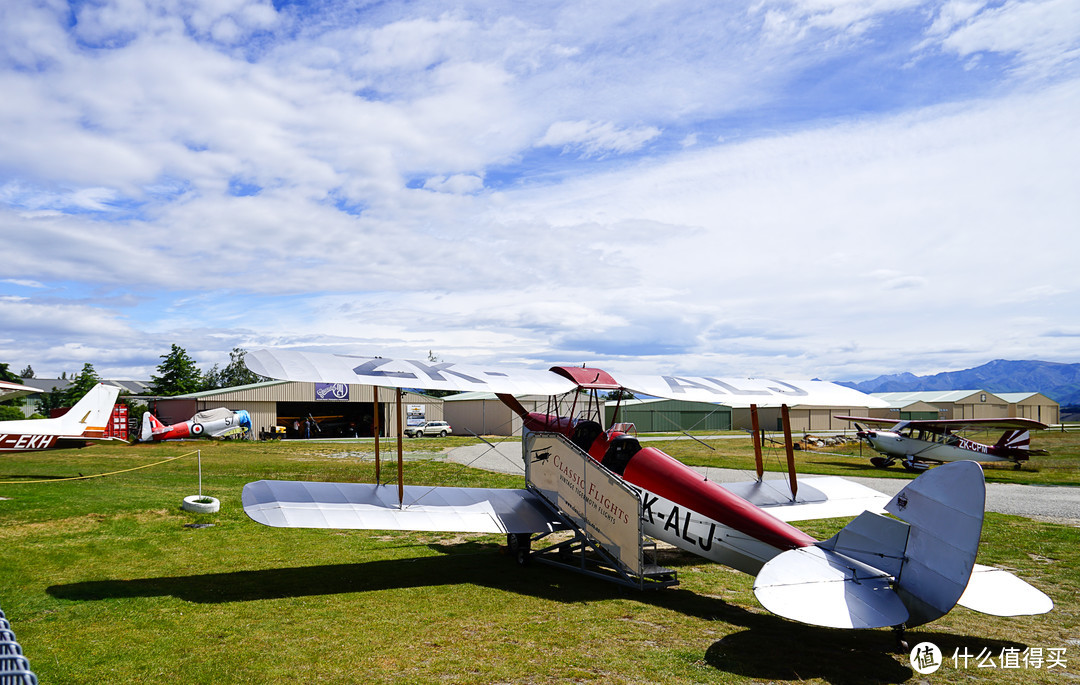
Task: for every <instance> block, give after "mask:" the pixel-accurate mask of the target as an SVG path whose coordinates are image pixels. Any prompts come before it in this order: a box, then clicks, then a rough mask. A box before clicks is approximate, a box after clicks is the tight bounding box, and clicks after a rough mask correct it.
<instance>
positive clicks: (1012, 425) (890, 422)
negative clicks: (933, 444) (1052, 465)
mask: <svg viewBox="0 0 1080 685" xmlns="http://www.w3.org/2000/svg"><path fill="white" fill-rule="evenodd" d="M836 418H838V419H842V420H844V421H852V422H855V421H858V422H860V423H869V424H876V425H879V426H895V425H897V424H900V423H903V424H904V425H905V426H909V427H914V428H929V429H940V430H952V429H963V428H1000V429H1002V430H1011V429H1020V430H1046V429H1047V428H1049V426H1047V425H1046V424H1045V423H1042V422H1041V421H1036V420H1034V419H1022V418H1017V417H1013V418H1000V419H910V420H898V419H876V418H872V417H869V416H837V417H836Z"/></svg>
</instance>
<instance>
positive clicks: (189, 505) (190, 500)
mask: <svg viewBox="0 0 1080 685" xmlns="http://www.w3.org/2000/svg"><path fill="white" fill-rule="evenodd" d="M201 499H208V500H210V501H209V502H199V501H198V500H201ZM181 507H182V508H183V509H184V511H193V512H195V513H196V514H213V513H214V512H215V511H217V510H218V509H220V508H221V502H218V501H217V499H216V498H214V497H206V496H202V497H200V496H199V495H191V496H189V497H185V498H184V503H183V504H182V505H181Z"/></svg>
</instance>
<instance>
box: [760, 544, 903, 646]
mask: <svg viewBox="0 0 1080 685" xmlns="http://www.w3.org/2000/svg"><path fill="white" fill-rule="evenodd" d="M890 580H891V578H890V576H889V575H888V574H886V573H884V572H882V571H880V570H878V569H876V568H874V567H872V566H867V565H866V564H863V563H861V562H859V561H856V560H855V559H852V558H850V557H847V556H844V555H843V554H838V553H836V552H833V551H831V550H828V549H824V548H821V547H815V546H810V547H801V548H799V549H792V550H788V551H787V552H783V553H782V554H779V555H777V556H775V557H773V558H772V560H770V561H769V562H768V563H767V564H765V566H763V567H762V569H761V571H760V572H759V573H758V575H757V578H756V579H754V595H755V596H757V599H758V601H759V602H761V605H762V606H763V607H765V608H766V609H768V610H769V611H771V612H772V613H774V614H776V615H778V616H783V617H785V618H790V619H792V620H794V621H800V622H802V623H809V624H811V625H818V626H826V627H829V628H885V627H888V626H897V625H900V624H902V623H904V622H905V621H906V620H907V618H908V611H907V608H905V607H904V603H903V602H902V601H900V597H899V596H898V595H897V594H896V592H895V591H893V589H892V587H891V586H890Z"/></svg>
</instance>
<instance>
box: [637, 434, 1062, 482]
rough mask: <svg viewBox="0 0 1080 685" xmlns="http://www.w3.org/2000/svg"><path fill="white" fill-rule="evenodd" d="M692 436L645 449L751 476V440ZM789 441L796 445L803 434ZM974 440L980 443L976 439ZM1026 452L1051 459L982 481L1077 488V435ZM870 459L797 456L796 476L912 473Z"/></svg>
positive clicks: (860, 448)
mask: <svg viewBox="0 0 1080 685" xmlns="http://www.w3.org/2000/svg"><path fill="white" fill-rule="evenodd" d="M728 435H730V436H731V437H733V438H734V437H735V436H740V435H744V433H742V434H740V433H734V432H732V433H729V434H728ZM695 437H699V438H706V439H704V440H703V441H702V442H696V441H694V440H687V439H681V440H671V441H664V442H656V443H650V444H651V445H653V446H656V447H659V448H660V449H662V450H664V451H665V452H667V453H668V454H671V455H672V456H675V457H678V458H679V459H680V460H682V461H683V462H685V463H687V464H692V465H694V466H710V467H722V468H734V469H743V470H746V471H749V472H753V470H754V446H753V442H752V441H751V440H750V438H745V439H724V440H709V439H707V437H708V436H705V435H699V436H695ZM793 437H794V438H795V439H796V440H797V439H799V438H801V437H802V435H801V434H800V435H797V436H793ZM781 439H782V438H781ZM975 439H976V440H979V439H980V438H979V437H975ZM996 439H997V435H996V434H995V435H993V436H990V437H982V438H981V441H982V442H984V443H985V442H989V443H991V444H992V443H993V442H994V441H995V440H996ZM702 443H704V444H702ZM1031 447H1032V449H1044V450H1047V451H1048V452H1050V454H1049V455H1046V456H1035V457H1032V458H1031V459H1030V460H1028V461H1027V462H1026V463H1025V464H1024V465H1023V467H1022V468H1020V469H1014V468H1013V465H1012V464H1011V463H1004V462H1000V463H986V464H983V471H984V473H985V475H986V481H987V482H988V483H1019V484H1026V485H1080V431H1071V432H1061V431H1042V432H1040V433H1034V434H1033V435H1032V439H1031ZM764 451H765V463H766V469H767V470H771V471H783V470H785V469H786V468H787V467H786V466H785V464H786V458H785V456H784V450H783V445H782V444H777V443H771V444H768V445H766V449H765V450H764ZM872 456H877V452H874V451H873V450H872V449H870V448H869V447H868V446H866V445H865V444H858V443H850V444H848V445H845V446H842V447H826V448H821V449H810V450H805V451H798V452H796V457H795V461H796V465H797V467H798V471H799V473H815V474H825V475H838V476H871V477H876V478H902V479H905V480H910V479H911V477H912V474H910V473H908V472H906V471H905V470H904V469H903V467H901V466H900V465H899V464H894V465H893V466H892V467H890V468H887V469H879V468H875V467H874V466H873V465H871V464H870V457H872ZM855 457H858V458H855Z"/></svg>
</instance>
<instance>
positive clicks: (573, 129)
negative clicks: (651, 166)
mask: <svg viewBox="0 0 1080 685" xmlns="http://www.w3.org/2000/svg"><path fill="white" fill-rule="evenodd" d="M659 135H660V129H658V128H656V127H655V126H643V127H638V128H619V127H617V126H615V124H613V123H612V122H610V121H608V122H598V121H556V122H555V123H553V124H552V125H551V126H549V127H548V130H547V132H546V133H545V134H544V136H543V137H542V138H541V139H540V140H538V141H537V143H536V145H537V147H561V148H563V150H564V151H570V150H581V152H582V155H583V156H585V157H600V156H603V155H606V154H610V153H615V154H623V153H627V152H634V151H636V150H640V149H641V147H642V146H644V145H645V144H646V143H648V142H649V141H650V140H652V139H654V138H656V137H657V136H659Z"/></svg>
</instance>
